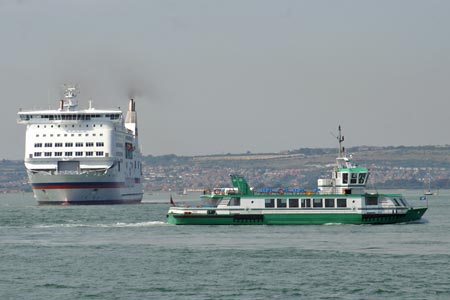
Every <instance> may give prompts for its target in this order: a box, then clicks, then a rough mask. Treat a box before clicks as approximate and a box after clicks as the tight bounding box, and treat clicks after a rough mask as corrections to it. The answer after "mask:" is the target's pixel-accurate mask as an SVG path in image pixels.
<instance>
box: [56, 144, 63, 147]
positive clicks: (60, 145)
mask: <svg viewBox="0 0 450 300" xmlns="http://www.w3.org/2000/svg"><path fill="white" fill-rule="evenodd" d="M62 145H63V144H62V143H55V147H62Z"/></svg>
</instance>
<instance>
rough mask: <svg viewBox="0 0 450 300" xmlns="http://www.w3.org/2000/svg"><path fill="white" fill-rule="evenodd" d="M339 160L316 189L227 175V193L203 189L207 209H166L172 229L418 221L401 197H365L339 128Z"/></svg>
mask: <svg viewBox="0 0 450 300" xmlns="http://www.w3.org/2000/svg"><path fill="white" fill-rule="evenodd" d="M337 138H338V141H339V156H338V157H337V158H336V167H335V168H334V170H333V171H332V173H331V174H332V175H331V178H327V179H318V181H317V183H318V186H317V189H315V190H312V191H306V190H304V189H300V188H282V187H279V188H277V189H272V188H263V189H258V190H255V189H253V188H251V187H250V186H249V185H248V183H247V181H246V180H245V178H244V177H243V176H239V175H231V183H232V185H233V187H230V188H215V189H207V190H205V191H204V194H203V195H202V196H201V198H202V200H203V201H202V202H203V203H206V204H207V205H197V206H193V207H192V206H175V203H174V202H173V201H171V202H172V205H173V207H170V208H169V211H168V214H167V220H168V223H170V224H176V225H246V224H248V225H262V224H265V225H306V224H315V225H319V224H330V223H339V224H392V223H406V222H411V221H416V220H419V219H420V218H421V217H422V216H423V214H424V213H425V211H426V210H427V208H426V207H417V208H416V207H412V206H411V205H410V204H409V203H408V202H407V201H406V199H405V197H404V196H403V195H401V194H381V193H368V192H367V191H366V190H365V187H366V183H367V180H368V178H369V170H368V169H367V168H364V167H359V166H357V165H355V164H353V162H352V160H351V157H347V156H346V155H345V151H344V148H343V147H342V142H343V141H344V137H343V136H342V135H341V128H340V127H339V137H337Z"/></svg>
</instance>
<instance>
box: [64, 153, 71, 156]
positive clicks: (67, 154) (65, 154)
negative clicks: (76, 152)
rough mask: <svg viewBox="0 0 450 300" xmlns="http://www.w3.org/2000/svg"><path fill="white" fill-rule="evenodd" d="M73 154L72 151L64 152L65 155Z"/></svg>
mask: <svg viewBox="0 0 450 300" xmlns="http://www.w3.org/2000/svg"><path fill="white" fill-rule="evenodd" d="M72 155H73V153H72V152H65V153H64V156H72Z"/></svg>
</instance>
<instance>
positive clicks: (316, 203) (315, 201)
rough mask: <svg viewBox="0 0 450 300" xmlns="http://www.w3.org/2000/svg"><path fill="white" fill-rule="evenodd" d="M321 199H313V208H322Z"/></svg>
mask: <svg viewBox="0 0 450 300" xmlns="http://www.w3.org/2000/svg"><path fill="white" fill-rule="evenodd" d="M322 202H323V200H322V199H313V207H323V204H322Z"/></svg>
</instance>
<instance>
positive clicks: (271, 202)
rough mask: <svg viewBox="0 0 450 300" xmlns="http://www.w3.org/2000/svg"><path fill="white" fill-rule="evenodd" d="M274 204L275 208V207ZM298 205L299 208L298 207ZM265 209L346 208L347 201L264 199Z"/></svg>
mask: <svg viewBox="0 0 450 300" xmlns="http://www.w3.org/2000/svg"><path fill="white" fill-rule="evenodd" d="M275 204H276V206H275ZM299 204H300V206H299ZM265 207H268V208H272V207H277V208H284V207H289V208H294V207H295V208H297V207H304V208H307V207H317V208H322V207H329V208H334V207H347V199H318V198H314V199H309V198H307V199H297V198H290V199H265Z"/></svg>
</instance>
